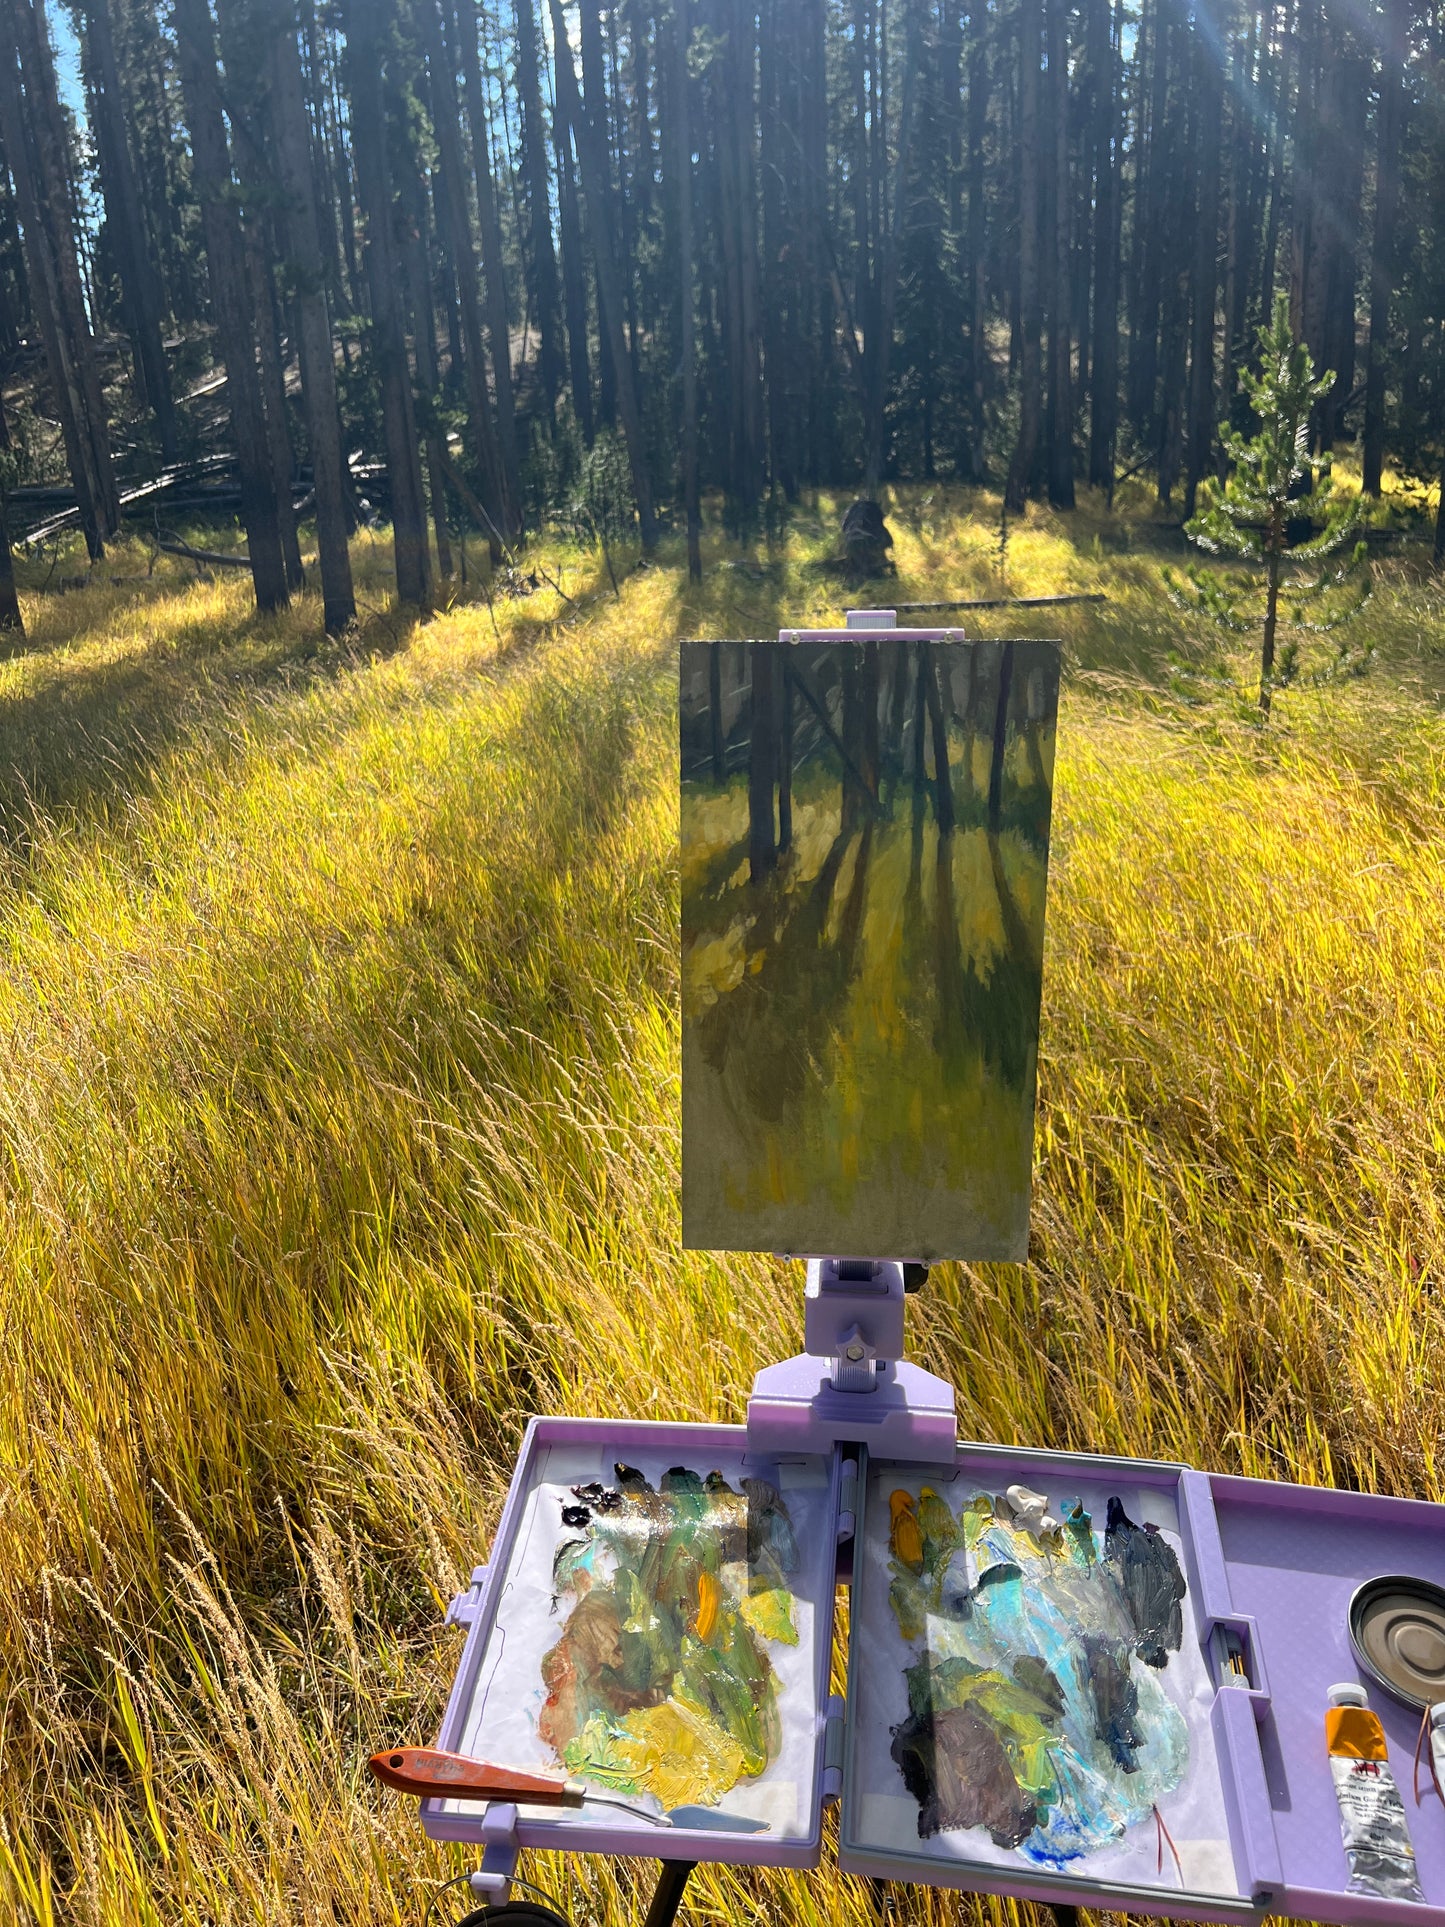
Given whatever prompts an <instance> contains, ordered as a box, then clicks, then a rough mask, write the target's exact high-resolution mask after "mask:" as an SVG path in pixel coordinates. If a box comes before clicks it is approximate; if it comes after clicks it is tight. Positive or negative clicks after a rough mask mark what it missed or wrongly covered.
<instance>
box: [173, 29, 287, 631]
mask: <svg viewBox="0 0 1445 1927" xmlns="http://www.w3.org/2000/svg"><path fill="white" fill-rule="evenodd" d="M175 25H176V49H177V53H178V55H179V60H180V69H181V85H182V88H183V89H184V92H185V100H186V121H187V123H188V125H189V128H190V134H191V166H192V179H193V181H194V184H195V190H196V196H197V199H198V200H199V201H200V204H201V225H202V231H203V233H204V235H205V241H206V262H207V267H208V271H209V274H210V282H211V311H212V313H213V314H214V316H215V320H216V333H217V336H218V337H219V340H220V345H221V355H222V358H223V360H224V361H225V364H226V395H227V400H228V402H229V404H230V410H231V432H232V433H233V435H234V436H235V438H236V454H237V458H238V461H239V465H240V471H241V520H242V522H243V523H244V524H245V528H246V547H247V550H248V552H249V554H250V558H251V579H252V581H253V582H254V584H255V587H256V606H257V608H259V609H266V610H274V609H284V608H285V607H286V606H287V604H288V602H289V601H290V595H289V593H288V591H287V587H286V565H285V562H284V560H283V558H282V554H281V530H280V524H279V521H278V519H277V508H276V484H275V477H274V473H273V470H272V466H271V452H270V449H269V447H268V445H267V440H266V417H265V413H264V409H263V406H262V401H261V381H260V376H259V375H258V373H257V370H256V343H255V340H254V338H253V336H252V333H251V313H252V309H251V301H250V297H249V291H248V289H247V285H246V253H245V242H244V240H243V238H242V234H241V218H240V214H239V213H238V211H237V207H236V201H235V197H234V193H233V188H232V179H231V157H230V152H229V149H228V148H227V145H226V125H225V121H224V119H223V118H222V112H221V89H220V82H219V79H218V76H217V72H216V42H215V32H214V27H213V23H212V20H211V10H210V7H209V6H208V4H207V0H175Z"/></svg>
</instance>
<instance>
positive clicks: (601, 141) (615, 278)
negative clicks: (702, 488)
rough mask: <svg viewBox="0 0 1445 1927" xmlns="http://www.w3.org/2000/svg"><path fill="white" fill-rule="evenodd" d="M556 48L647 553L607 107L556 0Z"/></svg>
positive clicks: (645, 499) (591, 19)
mask: <svg viewBox="0 0 1445 1927" xmlns="http://www.w3.org/2000/svg"><path fill="white" fill-rule="evenodd" d="M551 10H552V29H553V45H554V48H555V56H554V57H555V61H556V69H557V110H558V112H559V113H560V114H562V115H565V117H566V119H567V121H568V123H569V125H570V126H571V128H572V133H573V136H574V138H575V139H576V142H577V158H578V164H579V167H580V169H581V174H582V193H583V196H584V198H585V199H586V202H587V224H588V227H589V229H590V231H591V235H592V248H593V255H594V259H595V261H596V265H597V282H598V288H599V290H600V292H601V295H602V299H603V305H604V307H605V309H606V314H605V317H604V318H605V322H606V328H607V343H608V347H609V350H610V352H611V355H612V365H613V373H614V376H615V379H616V382H617V406H618V413H619V414H620V415H621V417H622V433H623V437H624V439H625V441H626V443H627V459H628V466H629V467H630V469H631V471H632V492H633V495H634V496H635V498H636V501H637V523H638V532H639V534H640V535H641V537H642V548H643V552H644V554H649V553H651V551H652V550H653V549H655V548H656V546H657V523H656V519H655V517H654V514H653V508H652V480H651V477H650V476H649V474H648V472H647V451H646V449H645V448H644V446H643V440H642V412H641V410H640V408H639V407H638V403H637V390H636V387H635V386H634V384H633V380H632V360H631V357H630V355H629V354H628V350H627V333H626V330H625V328H624V327H623V315H624V314H625V312H626V308H625V305H624V300H623V293H622V272H621V269H620V267H619V265H618V260H617V248H616V241H615V238H614V235H613V229H612V207H611V189H610V183H609V171H610V170H609V168H608V165H607V141H606V136H605V133H604V131H603V123H602V120H601V118H600V117H601V115H602V113H603V111H604V105H603V103H602V102H601V101H598V102H597V103H596V109H597V112H596V115H595V116H594V114H593V111H592V109H593V103H592V102H590V101H589V102H588V104H587V109H586V111H584V109H583V105H582V101H581V97H580V96H579V94H578V92H577V70H576V68H575V67H574V66H573V65H572V49H571V43H570V42H569V40H568V38H567V22H566V18H565V16H564V14H563V12H562V0H551ZM596 32H597V16H596V12H595V10H594V4H593V0H582V35H583V45H584V47H585V45H586V42H587V37H588V35H589V34H596Z"/></svg>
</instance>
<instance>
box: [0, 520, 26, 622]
mask: <svg viewBox="0 0 1445 1927" xmlns="http://www.w3.org/2000/svg"><path fill="white" fill-rule="evenodd" d="M0 631H4V632H5V633H7V634H9V635H11V636H19V637H21V639H22V640H23V639H24V635H25V622H24V619H23V617H22V616H21V614H20V597H19V595H18V593H17V592H16V588H15V558H14V557H13V556H12V555H11V553H10V528H9V521H8V517H7V516H6V513H5V503H4V501H3V499H0Z"/></svg>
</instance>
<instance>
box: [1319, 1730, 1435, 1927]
mask: <svg viewBox="0 0 1445 1927" xmlns="http://www.w3.org/2000/svg"><path fill="white" fill-rule="evenodd" d="M1330 1772H1331V1774H1332V1775H1333V1776H1334V1782H1335V1798H1336V1799H1337V1800H1338V1802H1339V1807H1340V1837H1341V1839H1342V1840H1343V1841H1344V1846H1345V1854H1346V1857H1347V1858H1348V1860H1349V1863H1350V1879H1349V1891H1350V1892H1351V1893H1354V1894H1361V1893H1364V1894H1379V1895H1382V1896H1384V1897H1385V1898H1387V1899H1390V1900H1423V1899H1424V1898H1425V1896H1424V1894H1423V1893H1422V1892H1421V1891H1420V1882H1419V1879H1418V1877H1417V1876H1416V1872H1415V1849H1414V1847H1413V1846H1412V1845H1411V1843H1410V1829H1409V1826H1408V1825H1407V1823H1406V1820H1405V1808H1404V1804H1403V1802H1402V1801H1401V1799H1400V1790H1399V1788H1398V1787H1397V1786H1396V1785H1395V1776H1394V1774H1393V1773H1391V1771H1390V1769H1389V1767H1388V1766H1387V1765H1386V1764H1385V1762H1384V1761H1383V1760H1353V1759H1342V1758H1341V1757H1340V1756H1339V1755H1338V1754H1331V1755H1330Z"/></svg>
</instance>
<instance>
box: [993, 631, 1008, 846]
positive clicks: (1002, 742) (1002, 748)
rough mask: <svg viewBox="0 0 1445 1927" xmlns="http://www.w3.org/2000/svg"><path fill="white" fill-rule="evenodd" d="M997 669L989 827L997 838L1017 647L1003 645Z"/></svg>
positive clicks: (1001, 808) (1001, 812)
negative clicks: (1010, 695) (1010, 697)
mask: <svg viewBox="0 0 1445 1927" xmlns="http://www.w3.org/2000/svg"><path fill="white" fill-rule="evenodd" d="M1001 649H1002V655H1001V657H1000V660H999V666H998V701H997V704H996V705H995V708H994V712H993V755H992V757H991V758H990V761H989V768H988V827H989V829H990V830H992V832H993V833H994V835H995V836H997V834H998V831H999V825H1000V824H1001V823H1002V821H1003V772H1004V758H1005V756H1006V755H1007V753H1008V704H1009V694H1010V691H1011V690H1012V687H1013V673H1014V646H1013V644H1012V643H1011V642H1005V643H1003V644H1002V645H1001Z"/></svg>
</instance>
